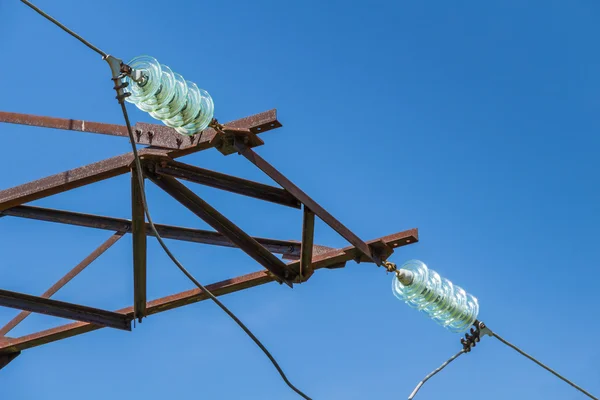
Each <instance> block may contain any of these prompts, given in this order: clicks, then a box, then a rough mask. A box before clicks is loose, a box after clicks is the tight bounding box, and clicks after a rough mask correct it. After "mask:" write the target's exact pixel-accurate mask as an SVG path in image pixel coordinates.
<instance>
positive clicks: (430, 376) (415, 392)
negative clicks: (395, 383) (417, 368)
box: [408, 349, 465, 400]
mask: <svg viewBox="0 0 600 400" xmlns="http://www.w3.org/2000/svg"><path fill="white" fill-rule="evenodd" d="M464 353H465V350H464V349H461V350H460V351H459V352H458V353H456V354H455V355H453V356H452V357H450V358H449V359H448V360H446V361H445V362H444V363H443V364H442V365H440V366H439V367H437V368H436V369H434V370H433V371H431V372H430V373H429V374H428V375H427V376H426V377H425V378H423V380H422V381H421V382H419V384H418V385H417V387H415V390H413V391H412V393H411V394H410V396H408V400H412V399H413V397H415V395H416V394H417V392H418V391H419V389H421V386H423V385H424V384H425V382H427V381H428V380H429V379H431V378H432V377H433V376H434V375H435V374H437V373H438V372H440V371H441V370H443V369H444V368H446V367H447V366H448V364H450V363H451V362H452V361H454V360H456V359H457V358H458V357H459V356H460V355H462V354H464Z"/></svg>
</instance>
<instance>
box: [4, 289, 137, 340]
mask: <svg viewBox="0 0 600 400" xmlns="http://www.w3.org/2000/svg"><path fill="white" fill-rule="evenodd" d="M0 306H3V307H10V308H16V309H18V310H25V311H31V312H35V313H40V314H46V315H52V316H54V317H61V318H68V319H74V320H76V321H83V322H89V323H92V324H96V325H101V326H107V327H111V328H115V329H122V330H126V331H130V330H131V318H130V317H128V316H126V315H123V314H119V313H115V312H112V311H106V310H100V309H98V308H93V307H87V306H82V305H79V304H73V303H66V302H64V301H57V300H51V299H45V298H43V297H37V296H31V295H29V294H25V293H17V292H11V291H9V290H2V289H0Z"/></svg>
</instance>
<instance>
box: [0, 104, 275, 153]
mask: <svg viewBox="0 0 600 400" xmlns="http://www.w3.org/2000/svg"><path fill="white" fill-rule="evenodd" d="M0 122H6V123H11V124H19V125H29V126H39V127H44V128H54V129H63V130H70V131H79V132H88V133H99V134H103V135H112V136H121V137H127V138H128V137H129V136H128V133H127V127H126V126H125V125H114V124H105V123H101V122H90V121H81V120H74V119H66V118H53V117H44V116H39V115H31V114H20V113H11V112H4V111H0ZM225 125H226V126H230V127H234V128H249V129H251V131H253V132H254V133H262V132H266V131H268V130H271V129H275V128H279V127H280V126H281V124H280V123H279V122H278V121H277V117H276V110H269V111H267V112H264V113H261V114H257V115H254V116H252V117H249V118H246V119H242V120H237V121H233V122H229V123H227V124H225ZM133 129H134V138H135V141H136V143H138V144H145V145H151V146H154V147H161V148H166V149H175V150H184V149H189V148H192V147H195V146H198V145H202V144H203V143H206V142H207V139H208V141H211V140H213V137H214V135H215V133H216V132H215V131H214V130H213V129H212V128H208V129H206V130H205V131H203V132H201V133H200V134H197V135H194V136H189V137H185V136H182V135H180V134H178V133H177V132H176V131H175V130H174V129H172V128H169V127H167V126H164V125H158V124H147V123H140V122H138V123H137V124H135V126H134V127H133Z"/></svg>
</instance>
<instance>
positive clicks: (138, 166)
mask: <svg viewBox="0 0 600 400" xmlns="http://www.w3.org/2000/svg"><path fill="white" fill-rule="evenodd" d="M21 1H22V2H23V3H25V4H26V5H28V6H29V7H31V8H32V9H33V10H35V11H37V12H38V13H39V14H40V15H42V16H43V17H45V18H47V19H48V20H50V21H51V22H53V23H54V24H56V25H57V26H59V27H60V28H61V29H62V30H64V31H65V32H67V33H69V34H70V35H72V36H74V37H75V38H77V39H79V41H81V42H82V43H83V44H85V45H86V46H87V47H89V48H90V49H92V50H94V51H95V52H97V53H99V54H100V55H102V57H103V58H105V57H107V54H106V53H104V52H103V51H102V50H100V49H98V48H97V47H95V46H93V45H92V44H91V43H89V42H88V41H86V40H85V39H83V38H82V37H81V36H79V35H77V34H76V33H75V32H73V31H72V30H70V29H69V28H67V27H66V26H64V25H62V24H61V23H60V22H58V21H57V20H56V19H54V18H52V17H51V16H49V15H48V14H46V13H45V12H43V11H42V10H40V9H39V8H38V7H36V6H34V5H33V4H31V3H30V2H29V1H27V0H21ZM119 103H120V105H121V111H122V112H123V118H124V119H125V124H126V125H127V133H128V135H129V141H130V142H131V149H132V151H133V155H134V160H135V168H136V170H137V172H138V173H137V176H138V184H139V187H140V194H141V196H140V197H141V201H142V206H143V208H144V213H145V215H146V218H147V220H148V225H150V228H151V229H152V232H153V234H154V236H155V237H156V240H157V241H158V243H159V244H160V246H161V247H162V249H163V250H164V252H165V253H166V254H167V255H168V256H169V258H170V259H171V260H172V261H173V263H174V264H175V265H176V266H177V267H178V268H179V269H180V270H181V272H183V274H184V275H185V276H187V277H188V279H190V280H191V281H192V282H193V283H194V284H195V285H196V286H197V287H198V288H199V289H200V290H201V291H202V292H203V293H205V294H206V295H207V296H208V297H209V298H210V299H211V300H212V301H213V302H215V304H216V305H218V306H219V307H220V308H221V310H223V311H224V312H225V313H226V314H227V315H228V316H229V317H230V318H231V319H233V320H234V321H235V322H236V323H237V324H238V326H239V327H240V328H241V329H242V330H243V331H244V332H245V333H246V334H247V335H248V336H249V337H250V338H251V339H252V341H253V342H254V343H255V344H256V345H257V346H258V347H259V348H260V349H261V350H262V351H263V353H264V354H265V355H266V356H267V358H268V359H269V360H270V361H271V363H272V364H273V366H274V367H275V369H276V370H277V372H279V375H280V376H281V378H282V379H283V381H284V382H285V383H286V385H288V386H289V387H290V388H291V389H292V390H293V391H294V392H296V393H297V394H298V395H300V396H301V397H302V398H304V399H306V400H311V398H310V397H308V396H307V395H306V394H304V393H303V392H301V391H300V390H299V389H298V388H296V387H295V386H294V385H293V384H292V383H291V382H290V381H289V379H288V378H287V376H286V375H285V373H284V372H283V369H282V368H281V367H280V366H279V363H278V362H277V360H276V359H275V357H273V355H272V354H271V353H270V352H269V350H267V348H266V347H265V346H264V345H263V344H262V343H261V341H260V340H259V339H258V338H257V337H256V336H255V335H254V334H253V333H252V331H250V329H248V327H246V325H244V323H243V322H242V321H241V320H240V319H239V318H238V317H237V316H236V315H235V314H234V313H233V312H231V311H230V310H229V309H228V308H227V307H226V306H225V305H224V304H223V303H222V302H221V301H220V300H219V299H218V298H217V297H216V296H215V295H214V294H213V293H212V292H211V291H210V290H208V289H207V288H206V287H205V286H204V285H202V284H201V283H200V282H198V280H197V279H196V278H194V276H193V275H192V274H191V273H190V272H189V271H188V270H187V269H186V268H185V267H184V266H183V264H181V263H180V262H179V260H178V259H177V258H176V257H175V255H174V254H173V253H172V252H171V250H170V249H169V247H168V246H167V245H166V243H165V242H164V240H163V238H162V237H161V236H160V234H159V233H158V230H157V229H156V226H155V225H154V222H153V221H152V217H151V215H150V210H149V209H148V203H147V201H146V193H145V190H144V178H143V169H142V164H141V161H140V157H139V154H138V151H137V147H136V144H135V139H134V137H133V131H132V129H131V123H130V121H129V115H128V113H127V107H126V106H125V103H124V101H123V99H119Z"/></svg>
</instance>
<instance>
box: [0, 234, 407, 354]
mask: <svg viewBox="0 0 600 400" xmlns="http://www.w3.org/2000/svg"><path fill="white" fill-rule="evenodd" d="M418 240H419V238H418V231H417V229H411V230H408V231H404V232H399V233H396V234H394V235H389V236H385V237H382V238H380V239H376V240H372V241H370V242H368V243H379V242H384V243H386V244H388V245H389V246H390V247H392V248H397V247H401V246H405V245H408V244H412V243H416V242H417V241H418ZM355 256H356V249H355V248H354V247H347V248H344V249H334V250H331V251H329V252H327V253H323V254H320V255H318V256H315V257H314V258H313V267H314V268H315V269H320V268H335V267H338V266H340V265H343V264H344V263H345V262H347V261H351V260H353V259H354V258H355ZM294 264H296V265H297V264H299V261H297V262H295V263H290V264H288V265H289V266H292V265H294ZM273 279H274V278H273V276H272V275H271V274H269V273H268V272H267V271H264V270H262V271H258V272H254V273H252V274H247V275H243V276H240V277H237V278H233V279H227V280H224V281H221V282H217V283H213V284H212V285H208V286H207V289H208V290H210V291H211V292H212V293H213V294H215V295H216V296H222V295H224V294H228V293H232V292H237V291H240V290H244V289H248V288H251V287H255V286H259V285H264V284H265V283H269V282H272V281H273ZM207 298H208V297H207V296H206V295H205V294H204V293H202V291H200V290H199V289H192V290H188V291H185V292H182V293H178V294H174V295H171V296H167V297H162V298H160V299H156V300H153V301H150V302H148V305H147V308H146V310H147V312H148V315H151V314H156V313H160V312H164V311H168V310H171V309H174V308H178V307H182V306H185V305H188V304H192V303H197V302H199V301H203V300H206V299H207ZM117 312H118V313H120V314H123V315H127V316H129V317H132V316H133V307H128V308H124V309H121V310H119V311H117ZM100 328H101V327H99V326H96V325H92V324H86V323H82V322H75V323H71V324H67V325H63V326H59V327H56V328H52V329H48V330H45V331H41V332H37V333H33V334H31V335H26V336H22V337H20V338H15V339H5V340H4V341H0V354H8V353H14V352H18V351H21V350H26V349H29V348H32V347H36V346H41V345H43V344H46V343H51V342H55V341H57V340H62V339H66V338H69V337H72V336H76V335H81V334H82V333H86V332H91V331H94V330H96V329H100Z"/></svg>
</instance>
